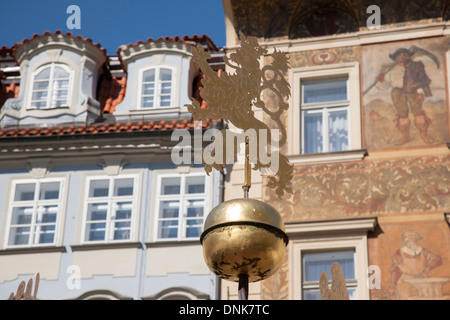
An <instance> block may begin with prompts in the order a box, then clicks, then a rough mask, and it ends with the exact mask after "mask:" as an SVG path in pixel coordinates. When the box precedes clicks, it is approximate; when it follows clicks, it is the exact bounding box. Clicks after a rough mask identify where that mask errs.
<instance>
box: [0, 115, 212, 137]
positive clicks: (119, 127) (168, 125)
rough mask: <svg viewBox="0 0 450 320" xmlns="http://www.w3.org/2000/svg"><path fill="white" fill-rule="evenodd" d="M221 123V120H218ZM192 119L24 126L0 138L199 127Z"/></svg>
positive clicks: (2, 132)
mask: <svg viewBox="0 0 450 320" xmlns="http://www.w3.org/2000/svg"><path fill="white" fill-rule="evenodd" d="M217 121H218V122H219V123H220V122H221V120H220V119H219V120H217ZM212 122H213V120H208V121H207V122H203V123H202V127H203V128H209V127H210V125H211V123H212ZM195 124H196V123H194V121H192V120H178V121H176V120H173V121H169V122H166V121H164V120H162V121H157V122H155V121H149V122H142V121H140V122H138V123H132V122H128V123H126V124H124V123H115V124H93V125H89V126H86V125H85V126H81V127H75V126H70V127H55V128H53V127H48V128H24V129H3V130H0V138H3V137H30V136H33V137H42V136H67V135H88V134H96V133H119V132H152V131H172V130H175V129H187V130H189V129H199V128H198V127H195Z"/></svg>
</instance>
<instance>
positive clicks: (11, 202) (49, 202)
mask: <svg viewBox="0 0 450 320" xmlns="http://www.w3.org/2000/svg"><path fill="white" fill-rule="evenodd" d="M49 182H59V198H58V199H50V200H39V198H38V197H39V193H40V192H39V191H40V186H41V184H42V183H49ZM27 183H35V184H36V185H35V189H34V193H35V194H34V199H33V200H27V201H15V200H14V197H15V193H16V187H17V185H19V184H27ZM10 190H11V192H10V199H9V205H8V220H7V225H6V232H5V239H4V247H5V248H32V247H50V246H55V245H56V244H58V243H59V239H60V233H61V230H60V229H61V226H60V221H61V219H62V216H63V215H64V214H65V212H64V199H65V179H64V178H42V179H14V180H13V181H12V183H11V189H10ZM30 205H31V206H33V213H32V217H31V223H30V237H29V240H28V244H23V245H10V244H9V243H8V242H9V241H8V240H9V235H10V232H11V227H12V225H11V219H12V214H13V208H14V207H16V206H30ZM39 205H57V206H58V212H57V214H56V221H55V222H54V223H52V224H54V225H55V234H54V238H53V242H52V243H35V242H36V239H37V237H38V235H39V232H36V230H34V229H35V227H36V225H40V224H41V223H40V222H39V219H40V213H39V212H38V211H37V207H38V206H39Z"/></svg>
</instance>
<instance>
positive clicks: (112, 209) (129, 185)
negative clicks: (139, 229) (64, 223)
mask: <svg viewBox="0 0 450 320" xmlns="http://www.w3.org/2000/svg"><path fill="white" fill-rule="evenodd" d="M136 182H137V178H136V177H135V176H128V175H127V176H125V175H124V176H119V177H100V178H98V177H95V178H89V179H88V180H87V197H86V207H85V212H86V213H85V224H84V225H85V228H84V238H83V241H84V242H107V243H108V242H114V241H127V240H130V239H131V238H132V237H131V236H132V235H131V232H132V223H133V219H134V217H135V215H136V212H135V211H136V210H135V208H136V193H137V192H136Z"/></svg>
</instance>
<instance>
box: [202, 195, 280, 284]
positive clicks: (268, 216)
mask: <svg viewBox="0 0 450 320" xmlns="http://www.w3.org/2000/svg"><path fill="white" fill-rule="evenodd" d="M204 229H205V231H204V232H203V233H202V235H201V237H200V241H201V243H202V245H203V255H204V258H205V261H206V264H207V265H208V267H209V269H210V270H211V271H213V272H214V273H215V274H216V275H218V276H219V277H221V278H223V279H226V280H230V281H236V282H238V281H239V279H240V277H241V276H242V275H246V276H248V282H254V281H259V280H263V279H265V278H267V277H270V276H271V275H272V274H273V273H275V272H276V271H277V270H278V269H279V267H280V266H281V264H282V262H283V258H284V251H285V246H286V245H287V244H288V237H287V235H286V234H285V232H284V230H285V229H284V224H283V221H282V219H281V217H280V215H279V214H278V212H277V211H276V210H275V209H274V208H273V207H271V206H270V205H268V204H266V203H264V202H262V201H259V200H255V199H234V200H230V201H226V202H224V203H222V204H220V205H219V206H217V207H215V208H214V209H213V210H212V211H211V212H210V214H209V215H208V217H207V219H206V221H205V226H204Z"/></svg>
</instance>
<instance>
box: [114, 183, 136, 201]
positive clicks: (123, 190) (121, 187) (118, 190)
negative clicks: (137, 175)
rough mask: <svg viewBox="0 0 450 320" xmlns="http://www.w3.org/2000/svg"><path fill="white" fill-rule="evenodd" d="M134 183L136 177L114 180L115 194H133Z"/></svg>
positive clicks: (121, 195) (118, 195) (120, 195)
mask: <svg viewBox="0 0 450 320" xmlns="http://www.w3.org/2000/svg"><path fill="white" fill-rule="evenodd" d="M133 183H134V179H133V178H129V179H116V180H115V181H114V196H115V197H123V196H132V195H133Z"/></svg>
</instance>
